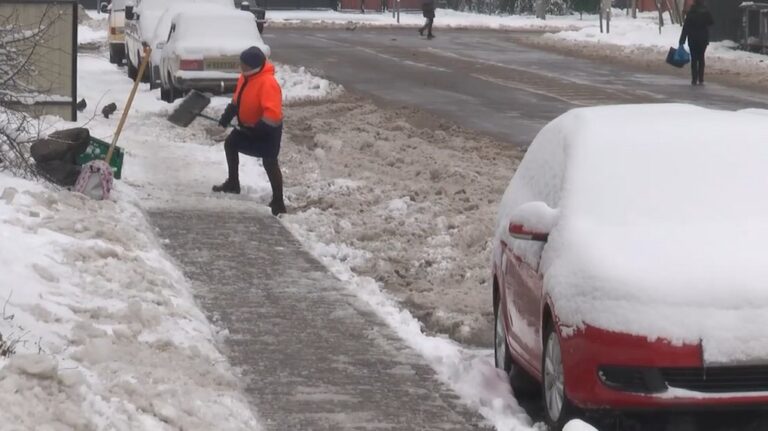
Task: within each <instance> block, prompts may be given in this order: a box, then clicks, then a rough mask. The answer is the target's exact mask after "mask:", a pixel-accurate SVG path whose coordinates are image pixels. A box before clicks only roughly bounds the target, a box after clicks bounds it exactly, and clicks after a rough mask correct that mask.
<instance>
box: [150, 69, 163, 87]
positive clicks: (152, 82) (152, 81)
mask: <svg viewBox="0 0 768 431" xmlns="http://www.w3.org/2000/svg"><path fill="white" fill-rule="evenodd" d="M147 69H149V89H150V90H155V89H157V88H162V87H161V85H162V83H160V84H158V82H157V80H156V79H155V74H154V73H152V71H153V70H155V69H154V67H153V66H152V63H149V64H147Z"/></svg>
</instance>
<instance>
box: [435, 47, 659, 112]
mask: <svg viewBox="0 0 768 431" xmlns="http://www.w3.org/2000/svg"><path fill="white" fill-rule="evenodd" d="M425 51H427V52H430V53H432V54H435V55H440V56H444V57H450V58H457V59H460V60H464V61H468V60H469V61H472V62H473V63H476V67H477V66H479V65H480V64H485V65H489V66H496V67H501V68H504V69H509V70H514V71H518V72H524V73H527V74H531V75H538V76H542V77H545V78H549V79H551V80H553V81H559V82H563V83H571V84H575V85H578V86H582V87H590V88H593V89H596V90H598V91H601V92H603V93H607V94H611V95H613V96H615V97H616V98H617V99H618V100H627V101H630V100H632V99H638V98H641V99H642V98H650V99H655V100H659V99H664V98H665V97H664V96H660V95H658V94H655V93H651V92H648V91H643V90H631V91H628V90H627V89H625V88H622V89H621V90H617V89H614V88H611V87H607V86H604V85H598V84H595V83H593V82H589V81H583V80H580V79H573V78H568V77H564V76H560V75H554V74H552V73H549V72H546V71H542V70H534V69H527V68H524V67H518V66H510V65H508V64H503V63H498V62H495V61H489V60H483V59H481V58H472V59H469V58H467V57H463V56H460V55H458V54H454V53H452V52H448V51H443V50H441V49H437V48H432V47H428V48H426V49H425ZM523 79H524V78H523ZM545 93H546V92H545ZM582 105H583V103H582Z"/></svg>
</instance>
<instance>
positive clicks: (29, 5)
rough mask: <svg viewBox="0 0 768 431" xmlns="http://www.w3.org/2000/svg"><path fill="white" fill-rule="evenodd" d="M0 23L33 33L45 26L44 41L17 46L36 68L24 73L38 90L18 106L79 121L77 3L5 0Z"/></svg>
mask: <svg viewBox="0 0 768 431" xmlns="http://www.w3.org/2000/svg"><path fill="white" fill-rule="evenodd" d="M0 22H4V23H6V22H8V23H12V24H13V25H16V26H19V27H20V28H22V29H24V30H28V31H31V32H36V31H38V29H39V28H41V27H42V28H44V30H43V31H42V34H41V38H42V39H41V42H40V43H38V44H36V46H34V49H33V44H31V43H29V42H19V43H16V44H15V47H16V48H17V49H19V50H20V51H21V52H22V53H24V55H29V53H30V52H32V56H31V57H30V65H31V67H32V68H33V69H34V72H35V73H34V74H32V76H25V77H23V80H24V81H25V83H26V84H28V85H29V86H31V87H32V88H33V89H35V91H36V93H38V94H34V95H29V97H25V98H24V99H25V100H24V103H23V105H20V106H19V105H17V106H16V108H18V109H20V110H24V111H28V112H30V113H32V114H35V115H42V114H46V115H58V116H61V117H62V118H64V119H65V120H68V121H74V120H76V115H77V111H76V110H75V107H74V106H75V103H76V100H74V99H75V97H76V94H77V61H76V60H77V3H76V2H75V1H74V0H70V1H68V0H58V1H55V2H54V1H45V0H23V1H22V0H3V1H2V2H0Z"/></svg>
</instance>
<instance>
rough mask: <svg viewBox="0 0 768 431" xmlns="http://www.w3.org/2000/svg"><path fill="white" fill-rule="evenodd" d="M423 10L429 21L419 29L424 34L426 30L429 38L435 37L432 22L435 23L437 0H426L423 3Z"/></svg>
mask: <svg viewBox="0 0 768 431" xmlns="http://www.w3.org/2000/svg"><path fill="white" fill-rule="evenodd" d="M421 11H422V13H423V14H424V18H426V19H427V21H426V22H425V23H424V26H423V27H421V28H420V29H419V34H420V35H422V36H424V31H426V32H427V39H433V38H434V37H435V35H433V34H432V24H434V23H435V0H424V3H422V4H421Z"/></svg>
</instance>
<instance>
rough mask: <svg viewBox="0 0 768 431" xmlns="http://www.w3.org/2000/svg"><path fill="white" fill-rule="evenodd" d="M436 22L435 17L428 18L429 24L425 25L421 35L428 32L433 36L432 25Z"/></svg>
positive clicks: (420, 31)
mask: <svg viewBox="0 0 768 431" xmlns="http://www.w3.org/2000/svg"><path fill="white" fill-rule="evenodd" d="M434 22H435V17H431V18H427V22H426V23H424V27H422V28H421V29H420V30H419V33H424V31H425V30H426V31H427V35H428V36H432V24H433V23H434ZM411 31H413V30H411Z"/></svg>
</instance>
